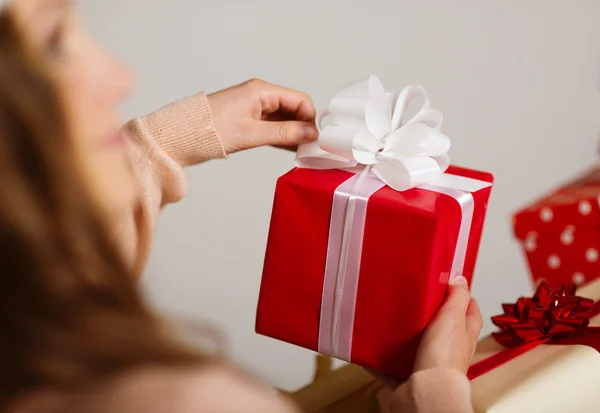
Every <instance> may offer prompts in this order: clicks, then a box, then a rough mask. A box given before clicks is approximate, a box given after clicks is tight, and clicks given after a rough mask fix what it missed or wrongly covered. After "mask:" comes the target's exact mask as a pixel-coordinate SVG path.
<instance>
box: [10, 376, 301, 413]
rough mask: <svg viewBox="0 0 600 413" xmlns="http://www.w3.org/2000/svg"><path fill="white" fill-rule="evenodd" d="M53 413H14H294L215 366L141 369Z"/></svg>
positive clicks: (70, 399)
mask: <svg viewBox="0 0 600 413" xmlns="http://www.w3.org/2000/svg"><path fill="white" fill-rule="evenodd" d="M60 404H61V407H60V408H58V409H57V407H58V406H57V404H56V402H55V403H54V408H51V409H48V410H38V409H36V410H30V409H27V410H19V411H18V413H63V412H65V413H66V412H73V411H81V412H83V411H85V412H87V413H108V412H111V413H113V412H127V413H138V412H139V413H209V412H210V413H246V412H247V413H254V412H257V413H258V412H260V413H296V412H297V410H296V409H295V407H294V406H293V405H292V404H291V403H290V402H289V401H288V400H286V399H285V398H284V397H282V396H280V395H279V394H278V393H277V392H275V391H274V390H273V389H271V388H269V387H268V386H264V385H262V384H261V383H260V382H259V381H257V380H254V379H253V378H250V377H247V376H246V375H244V374H243V373H240V372H238V371H237V370H235V369H233V368H230V367H225V366H220V365H211V366H201V367H197V368H185V369H176V368H160V367H152V368H148V367H147V368H144V369H140V370H137V371H135V372H132V373H129V374H126V375H124V376H122V377H119V378H118V379H114V380H111V381H109V382H106V383H104V384H103V385H101V386H96V387H95V388H94V389H93V390H91V391H86V392H82V393H79V394H77V395H69V396H67V397H65V399H64V403H60Z"/></svg>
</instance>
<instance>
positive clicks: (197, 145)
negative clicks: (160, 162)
mask: <svg viewBox="0 0 600 413" xmlns="http://www.w3.org/2000/svg"><path fill="white" fill-rule="evenodd" d="M138 121H139V124H138V125H139V127H140V128H141V129H144V130H145V132H147V133H148V134H149V135H150V136H151V138H152V140H154V142H155V143H156V144H157V145H158V146H159V147H160V148H161V149H162V150H164V151H165V152H166V153H167V154H168V155H169V156H170V157H171V158H173V159H174V160H175V161H176V162H177V163H178V164H179V165H181V166H183V167H185V166H190V165H195V164H198V163H200V162H204V161H207V160H209V159H218V158H226V157H227V154H226V153H225V150H224V149H223V144H222V143H221V140H220V138H219V135H218V134H217V131H216V129H215V126H214V124H213V119H212V115H211V113H210V107H209V104H208V98H207V97H206V95H205V94H204V93H199V94H197V95H194V96H190V97H188V98H185V99H181V100H178V101H176V102H174V103H172V104H170V105H168V106H165V107H163V108H162V109H159V110H157V111H156V112H154V113H152V114H150V115H148V116H145V117H143V118H140V119H139V120H138Z"/></svg>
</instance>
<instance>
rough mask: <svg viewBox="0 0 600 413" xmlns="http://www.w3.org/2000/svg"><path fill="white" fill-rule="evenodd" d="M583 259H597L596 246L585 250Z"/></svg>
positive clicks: (593, 260) (594, 260)
mask: <svg viewBox="0 0 600 413" xmlns="http://www.w3.org/2000/svg"><path fill="white" fill-rule="evenodd" d="M585 259H586V260H588V261H589V262H596V261H598V250H597V249H596V248H588V249H587V250H586V251H585Z"/></svg>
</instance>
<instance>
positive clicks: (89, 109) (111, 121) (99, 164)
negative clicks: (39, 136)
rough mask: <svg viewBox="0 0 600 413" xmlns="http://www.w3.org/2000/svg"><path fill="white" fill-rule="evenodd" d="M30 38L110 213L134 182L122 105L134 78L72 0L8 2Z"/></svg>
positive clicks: (127, 201)
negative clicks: (97, 37) (96, 35)
mask: <svg viewBox="0 0 600 413" xmlns="http://www.w3.org/2000/svg"><path fill="white" fill-rule="evenodd" d="M8 4H9V5H8V8H9V12H10V13H13V16H14V17H15V18H16V21H17V22H18V24H19V26H20V27H21V29H22V30H23V33H24V35H25V36H26V39H27V40H28V41H29V42H30V43H31V44H32V45H33V48H34V51H35V52H36V53H38V52H39V53H41V57H42V59H43V61H44V63H45V62H46V61H47V67H48V68H49V75H50V78H51V80H52V81H53V82H55V86H56V88H57V91H58V93H59V98H60V100H61V104H62V105H63V108H64V110H65V114H66V121H67V126H68V127H69V128H70V133H71V136H72V138H73V140H74V145H75V148H76V149H77V151H76V153H78V154H79V155H80V156H79V159H77V161H78V162H81V165H82V169H81V170H82V173H83V174H85V175H86V178H87V179H88V181H89V184H90V186H91V189H92V191H93V192H92V194H93V195H94V196H96V197H97V199H98V202H100V204H101V206H102V207H103V208H105V210H106V211H107V212H108V213H110V214H116V213H119V212H120V211H121V210H123V209H125V208H128V207H129V206H130V205H131V204H132V203H133V200H134V197H135V188H134V184H133V177H132V172H131V169H130V159H129V157H128V153H127V152H128V146H129V145H130V142H129V141H128V138H127V136H125V135H124V134H122V133H121V132H120V120H119V115H118V114H119V106H120V103H121V102H122V101H123V100H124V99H125V98H126V97H127V96H128V94H129V92H130V89H131V86H132V79H131V75H130V73H129V71H128V69H127V68H126V67H124V66H123V65H122V64H121V63H120V62H119V61H118V60H117V59H116V58H115V57H113V56H112V55H110V54H109V53H108V52H106V51H105V50H103V49H102V48H101V47H100V46H99V45H98V44H96V43H95V42H94V41H93V40H92V39H90V37H89V36H88V35H87V33H86V32H85V30H84V29H83V27H82V24H81V21H80V20H79V19H78V17H77V14H76V12H75V8H74V5H73V2H72V1H71V0H12V1H10V2H9V3H8Z"/></svg>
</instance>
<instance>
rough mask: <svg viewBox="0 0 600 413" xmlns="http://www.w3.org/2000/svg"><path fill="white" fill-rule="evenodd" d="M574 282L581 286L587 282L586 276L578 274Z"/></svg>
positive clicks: (574, 275)
mask: <svg viewBox="0 0 600 413" xmlns="http://www.w3.org/2000/svg"><path fill="white" fill-rule="evenodd" d="M573 282H574V283H575V284H577V285H581V284H583V283H584V282H585V275H583V273H582V272H576V273H575V274H573Z"/></svg>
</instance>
